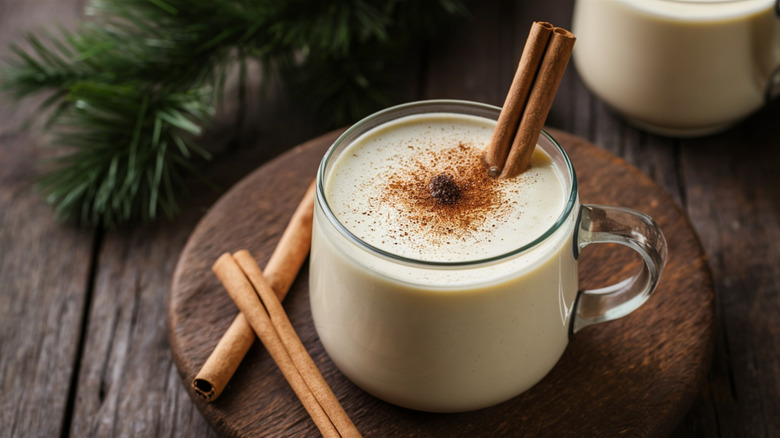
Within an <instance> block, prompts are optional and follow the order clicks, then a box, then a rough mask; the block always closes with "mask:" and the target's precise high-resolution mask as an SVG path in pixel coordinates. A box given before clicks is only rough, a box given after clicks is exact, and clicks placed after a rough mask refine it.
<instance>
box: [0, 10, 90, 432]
mask: <svg viewBox="0 0 780 438" xmlns="http://www.w3.org/2000/svg"><path fill="white" fill-rule="evenodd" d="M77 13H78V7H77V5H76V2H69V3H60V2H57V1H53V0H50V1H44V0H42V1H39V2H10V3H9V2H5V3H2V4H0V58H4V57H5V56H7V55H8V53H9V50H8V48H7V43H8V42H9V41H11V40H12V38H13V36H14V35H16V34H17V33H18V32H20V31H21V30H23V29H26V28H29V27H30V26H33V25H34V24H36V23H40V22H42V21H45V19H46V17H48V16H50V14H53V15H59V16H60V17H61V20H62V21H61V22H63V23H67V22H71V21H73V20H74V19H75V18H76V16H77ZM34 108H35V106H34V105H30V104H28V105H21V106H17V105H11V104H8V103H7V102H6V101H5V100H3V101H2V103H0V390H1V391H2V394H3V395H2V397H0V435H2V436H6V437H26V436H59V435H60V432H61V430H62V429H63V427H66V425H67V424H68V422H69V421H70V410H71V405H70V402H69V400H70V395H71V393H72V390H73V389H74V387H73V381H72V378H71V377H72V374H73V372H74V370H75V369H76V368H77V367H78V362H79V360H80V358H79V343H80V340H81V336H80V333H81V329H82V325H83V323H84V321H85V313H86V308H87V306H88V302H89V292H88V289H89V283H90V269H91V258H92V250H93V240H94V233H92V232H89V231H85V230H74V229H72V228H69V227H63V226H60V225H59V224H57V223H56V221H54V219H53V216H52V210H51V208H50V207H49V206H47V205H45V204H44V203H42V202H41V194H40V192H37V191H36V190H34V188H33V185H34V184H35V182H36V181H37V179H38V178H39V176H40V174H39V166H38V165H39V163H38V160H39V159H40V157H41V156H42V155H44V154H45V153H46V151H45V148H44V147H43V144H42V142H41V141H40V139H39V138H36V137H35V136H33V135H31V134H30V133H29V132H25V131H22V130H20V129H19V124H20V122H21V121H23V120H24V119H25V118H27V117H29V116H30V115H31V114H32V113H33V111H34Z"/></svg>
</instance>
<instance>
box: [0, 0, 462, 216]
mask: <svg viewBox="0 0 780 438" xmlns="http://www.w3.org/2000/svg"><path fill="white" fill-rule="evenodd" d="M464 13H465V7H464V4H463V3H462V2H461V1H458V0H440V1H438V2H418V1H415V0H391V1H380V0H331V1H328V2H322V1H320V0H187V1H185V0H92V1H91V2H90V3H89V4H88V6H87V14H88V16H89V20H88V21H85V22H84V23H82V25H81V26H80V27H79V28H78V29H76V30H75V31H67V30H63V29H60V31H59V34H56V35H55V34H51V33H43V34H42V35H41V36H39V35H36V34H32V33H30V34H28V35H27V36H26V40H27V43H28V45H29V46H30V49H29V50H27V51H25V50H23V49H21V48H20V47H19V46H16V45H12V46H11V50H12V52H13V53H14V55H15V56H14V58H13V59H11V60H10V61H9V62H8V65H7V66H5V67H4V68H3V70H2V76H1V77H2V83H0V89H2V90H5V91H6V92H8V93H9V94H10V95H11V96H12V97H14V98H16V99H23V98H26V97H29V96H33V95H36V94H39V93H43V92H50V93H51V95H50V97H49V98H47V99H46V100H45V101H44V102H43V104H42V107H43V108H42V110H46V111H39V112H42V113H45V114H47V117H48V120H47V123H46V126H47V127H49V129H51V130H52V131H53V132H54V133H55V136H54V141H53V145H54V146H56V147H58V148H61V149H62V151H61V154H59V156H58V157H57V158H56V159H55V160H53V161H52V162H51V163H49V164H50V165H51V170H50V171H49V173H48V174H47V175H46V176H45V177H44V178H43V180H42V181H41V182H40V185H39V187H40V188H41V189H42V190H43V191H44V193H46V198H47V200H48V201H49V202H51V203H52V204H54V205H55V206H56V207H55V211H56V213H57V216H58V217H60V218H62V219H65V220H70V221H74V222H77V223H81V224H85V225H102V226H106V227H115V226H120V225H125V224H135V223H144V222H148V221H153V220H155V219H157V218H158V217H160V216H166V217H173V216H174V215H175V214H176V212H177V211H178V207H177V202H176V199H177V195H178V194H179V193H180V192H182V191H183V190H184V189H185V188H186V187H184V184H183V176H184V175H185V174H186V173H188V172H195V173H197V170H196V169H195V167H194V165H193V159H194V157H196V156H198V157H203V158H207V157H208V154H207V153H205V151H204V150H203V149H202V148H201V147H200V146H198V144H197V138H198V136H199V135H200V133H201V131H202V130H203V126H205V125H206V124H207V123H208V122H209V120H210V119H211V117H212V116H213V114H214V112H215V109H214V107H215V104H216V103H217V97H218V96H221V95H223V94H224V87H225V72H226V71H227V70H228V69H229V68H230V66H231V65H235V64H236V63H243V62H245V61H246V59H247V58H251V59H254V60H257V61H259V63H260V65H261V66H263V68H264V69H265V70H266V73H268V74H272V73H273V72H276V71H278V72H282V73H283V74H284V77H289V78H291V84H294V85H295V87H296V88H300V89H303V90H307V91H309V93H308V95H309V96H310V97H313V101H314V102H315V107H318V108H320V109H322V110H323V114H327V115H329V116H330V117H332V118H331V121H332V122H333V123H338V124H343V123H347V122H350V121H354V120H355V119H357V118H359V117H362V116H364V115H365V114H367V113H368V112H370V111H373V110H375V109H376V108H377V107H378V106H381V105H385V104H386V102H387V100H386V96H385V95H384V94H383V93H382V92H381V89H382V85H383V84H384V83H385V82H384V79H383V74H384V67H385V66H386V64H387V62H388V59H387V58H388V57H389V55H390V54H398V53H401V52H399V50H398V49H399V48H400V47H402V46H404V45H405V44H408V43H409V41H412V40H413V39H414V38H421V37H424V36H426V35H430V34H431V32H433V31H435V30H437V29H439V28H441V26H442V25H444V23H445V22H446V20H449V19H451V18H452V17H455V16H462V15H463V14H464Z"/></svg>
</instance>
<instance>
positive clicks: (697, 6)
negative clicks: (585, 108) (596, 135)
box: [572, 0, 780, 137]
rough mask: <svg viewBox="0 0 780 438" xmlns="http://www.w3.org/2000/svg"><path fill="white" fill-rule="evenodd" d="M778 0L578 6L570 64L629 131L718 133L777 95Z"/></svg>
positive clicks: (629, 0)
mask: <svg viewBox="0 0 780 438" xmlns="http://www.w3.org/2000/svg"><path fill="white" fill-rule="evenodd" d="M779 5H780V2H778V0H714V1H697V0H577V1H576V3H575V6H574V17H573V24H572V30H573V32H574V33H575V34H576V35H577V45H576V46H575V48H574V54H573V59H574V64H575V66H576V68H577V71H578V72H579V74H580V76H581V77H582V79H583V81H584V82H585V84H586V85H587V86H588V88H590V90H591V91H593V93H595V94H596V95H597V96H598V97H600V98H601V99H603V100H604V101H605V102H606V103H607V104H608V105H609V106H610V107H612V108H613V109H614V110H616V111H617V112H619V113H620V114H622V115H623V116H624V117H626V118H627V119H628V120H629V121H630V122H631V123H633V124H634V125H636V126H638V127H640V128H642V129H645V130H647V131H650V132H654V133H658V134H662V135H668V136H675V137H677V136H679V137H690V136H698V135H706V134H711V133H715V132H718V131H721V130H724V129H726V128H728V127H729V126H731V125H732V124H733V123H735V122H738V121H739V120H741V119H743V118H745V117H746V116H748V115H750V114H751V113H753V112H755V111H756V110H758V109H760V108H761V107H762V106H763V105H765V103H766V102H767V101H769V100H770V99H773V98H775V97H777V95H778V94H780V8H779Z"/></svg>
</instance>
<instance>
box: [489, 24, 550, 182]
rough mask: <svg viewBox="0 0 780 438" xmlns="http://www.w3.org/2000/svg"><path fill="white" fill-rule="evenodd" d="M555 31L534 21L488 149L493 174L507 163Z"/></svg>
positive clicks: (497, 172) (498, 172)
mask: <svg viewBox="0 0 780 438" xmlns="http://www.w3.org/2000/svg"><path fill="white" fill-rule="evenodd" d="M552 32H553V25H552V24H550V23H547V22H534V23H533V25H532V26H531V31H530V33H529V34H528V39H526V41H525V46H524V47H523V53H522V55H521V56H520V62H519V63H518V64H517V71H516V72H515V77H514V79H513V80H512V84H511V85H510V87H509V92H508V93H507V95H506V100H505V101H504V106H503V107H502V108H501V113H500V114H499V116H498V121H497V122H496V128H495V130H494V131H493V136H492V137H491V139H490V143H488V146H487V148H486V149H485V155H484V158H483V159H484V160H485V164H486V165H487V167H488V171H489V172H490V175H491V176H494V177H497V176H499V175H500V174H501V171H502V170H503V169H504V164H505V163H506V160H507V156H508V154H509V149H510V147H511V145H512V140H513V139H514V137H515V134H516V133H517V128H518V125H519V123H520V118H521V116H522V115H523V112H524V110H525V106H526V102H527V101H528V95H529V94H530V92H531V86H532V85H533V83H534V79H536V75H537V72H538V71H539V64H540V63H541V61H542V58H543V57H544V53H545V51H546V50H547V42H548V40H549V39H550V35H551V34H552Z"/></svg>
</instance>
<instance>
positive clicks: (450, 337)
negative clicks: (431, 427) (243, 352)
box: [310, 110, 579, 412]
mask: <svg viewBox="0 0 780 438" xmlns="http://www.w3.org/2000/svg"><path fill="white" fill-rule="evenodd" d="M480 111H482V110H479V111H475V112H480ZM490 113H491V116H490V117H486V116H477V115H470V114H459V113H454V112H453V113H448V112H432V113H423V114H413V115H408V116H405V117H399V118H396V119H393V120H389V121H386V122H383V123H378V126H376V127H374V128H371V129H369V128H357V129H358V131H359V132H358V133H356V134H351V133H350V132H348V133H347V134H345V135H346V136H347V137H350V135H351V137H350V138H349V139H348V140H340V141H339V142H337V144H336V145H335V146H334V147H333V148H332V150H331V151H330V152H329V155H328V156H327V157H326V159H325V160H324V162H323V166H322V167H321V169H320V175H319V177H318V178H319V183H320V184H321V185H320V187H319V188H318V194H317V196H318V199H317V202H316V205H315V216H314V232H313V238H312V253H311V268H310V301H311V309H312V315H313V319H314V324H315V327H316V330H317V333H318V335H319V338H320V340H321V341H322V344H323V346H324V347H325V349H326V351H327V352H328V354H329V356H330V357H331V359H332V360H333V361H334V363H335V364H336V365H337V366H338V367H339V369H340V370H341V371H342V372H343V373H344V374H345V375H346V376H347V377H349V378H350V379H351V380H352V381H353V382H354V383H355V384H357V385H358V386H360V387H361V388H363V389H365V390H366V391H368V392H370V393H372V394H374V395H376V396H377V397H379V398H382V399H384V400H386V401H389V402H391V403H394V404H397V405H400V406H405V407H409V408H413V409H419V410H425V411H437V412H453V411H464V410H470V409H477V408H481V407H485V406H489V405H492V404H495V403H499V402H501V401H503V400H506V399H508V398H511V397H513V396H515V395H517V394H519V393H521V392H523V391H524V390H526V389H528V388H529V387H531V386H532V385H533V384H535V383H536V382H538V381H539V380H540V379H541V378H542V377H543V376H544V375H545V374H547V372H548V371H549V370H550V369H551V368H552V367H553V365H554V364H555V363H556V362H557V361H558V359H559V357H560V356H561V354H562V353H563V350H564V349H565V346H566V344H567V342H568V336H569V322H570V319H571V311H572V308H573V304H574V301H575V297H576V294H577V266H576V261H575V255H574V254H575V251H574V242H573V231H574V228H575V225H576V222H577V218H576V211H577V206H578V205H579V204H578V203H577V199H576V187H575V186H576V185H575V184H574V182H573V181H574V175H573V170H572V169H571V165H570V163H569V162H568V159H567V158H566V157H565V154H564V153H563V152H562V150H561V149H560V147H559V146H558V145H557V144H556V143H555V142H554V141H553V140H552V139H550V138H549V137H547V136H546V135H543V136H542V137H541V138H540V143H539V146H538V147H537V151H536V152H535V155H534V157H533V160H532V166H531V168H530V169H529V170H528V171H526V172H525V173H523V174H522V175H521V176H519V177H516V178H512V179H492V178H490V177H489V176H487V171H486V169H485V168H484V166H483V165H482V163H481V155H482V151H483V149H484V147H485V146H486V145H487V143H488V141H489V140H490V136H491V134H492V131H493V129H494V127H495V116H497V110H495V111H492V112H490ZM362 131H364V132H362ZM573 212H574V213H573Z"/></svg>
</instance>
